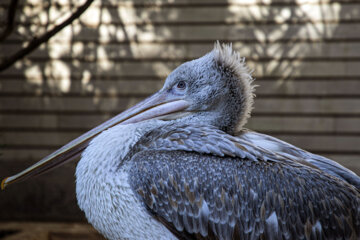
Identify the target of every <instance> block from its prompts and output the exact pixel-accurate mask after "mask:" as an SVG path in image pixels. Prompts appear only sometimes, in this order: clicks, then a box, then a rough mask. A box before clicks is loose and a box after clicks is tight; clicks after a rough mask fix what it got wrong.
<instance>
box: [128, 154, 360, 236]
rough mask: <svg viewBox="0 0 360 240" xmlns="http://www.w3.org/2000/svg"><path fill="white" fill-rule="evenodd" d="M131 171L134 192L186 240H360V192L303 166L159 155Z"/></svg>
mask: <svg viewBox="0 0 360 240" xmlns="http://www.w3.org/2000/svg"><path fill="white" fill-rule="evenodd" d="M129 164H130V165H129V166H130V173H129V182H130V184H131V186H132V188H133V190H134V191H135V192H137V193H138V196H139V198H140V199H142V200H143V201H144V204H145V205H146V207H147V208H148V209H149V211H150V212H151V213H152V214H153V215H154V216H155V217H157V218H158V219H159V221H161V222H163V223H164V224H165V225H166V226H167V227H168V228H169V229H170V230H171V231H172V232H173V233H174V234H175V235H177V236H178V237H181V238H184V239H203V238H206V239H325V238H326V239H336V238H338V239H339V238H340V239H359V234H360V233H359V230H360V196H359V193H358V192H357V191H356V190H355V188H352V187H350V185H348V184H346V183H345V182H342V181H337V179H335V178H332V177H330V176H329V175H327V174H318V172H317V170H315V169H312V168H309V167H307V166H301V165H298V166H290V165H288V164H283V163H281V162H273V161H253V160H250V159H247V158H238V157H235V158H233V157H222V158H219V157H216V156H213V155H209V154H201V153H196V152H186V151H164V150H163V151H157V150H147V151H141V152H139V153H137V154H135V155H134V156H133V157H132V160H131V162H130V163H129Z"/></svg>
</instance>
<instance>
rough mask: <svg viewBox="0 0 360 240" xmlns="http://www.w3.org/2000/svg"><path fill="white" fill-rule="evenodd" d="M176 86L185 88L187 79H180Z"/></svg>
mask: <svg viewBox="0 0 360 240" xmlns="http://www.w3.org/2000/svg"><path fill="white" fill-rule="evenodd" d="M176 87H177V88H178V89H181V90H184V89H185V88H186V83H185V81H180V82H178V83H177V85H176Z"/></svg>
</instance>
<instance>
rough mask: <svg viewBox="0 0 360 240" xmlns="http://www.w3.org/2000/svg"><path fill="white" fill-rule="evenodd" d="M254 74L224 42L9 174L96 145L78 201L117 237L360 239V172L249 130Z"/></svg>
mask: <svg viewBox="0 0 360 240" xmlns="http://www.w3.org/2000/svg"><path fill="white" fill-rule="evenodd" d="M251 83H252V79H251V76H250V74H249V71H248V69H247V68H246V67H245V63H244V61H242V60H241V59H240V57H239V55H238V54H237V53H235V52H234V51H233V50H232V49H231V46H229V45H223V46H220V44H216V45H215V48H214V50H213V51H211V52H210V53H208V54H207V55H205V56H204V57H202V58H199V59H197V60H194V61H190V62H187V63H185V64H183V65H181V66H179V67H178V68H177V69H176V70H174V71H173V72H172V73H171V74H170V75H169V76H168V78H167V79H166V82H165V84H164V87H163V88H162V89H161V90H160V91H159V92H157V93H156V94H154V95H153V96H151V97H150V98H148V99H147V100H145V101H144V102H142V103H140V104H139V105H137V106H135V107H134V108H132V109H130V110H128V111H126V112H125V113H123V114H120V115H119V116H116V117H115V118H114V119H112V120H109V121H108V122H106V123H104V124H103V125H101V126H100V127H98V128H96V129H95V130H92V131H90V132H89V133H86V134H85V135H83V136H81V137H80V138H79V139H76V140H74V141H73V142H71V143H70V144H69V145H66V146H65V147H63V148H62V149H60V150H59V151H58V152H57V153H54V154H53V155H51V156H50V157H48V158H46V159H44V160H42V161H41V162H40V163H39V164H38V165H37V166H36V167H33V168H31V169H29V170H25V171H24V172H23V173H20V174H18V175H16V176H13V177H10V178H8V179H7V180H5V182H4V183H3V184H5V185H6V184H8V183H11V182H13V181H15V180H17V179H21V178H23V176H27V175H34V174H32V173H33V172H35V173H38V172H42V171H43V170H42V169H45V167H43V166H44V165H45V164H48V162H50V161H60V162H63V161H64V159H65V158H66V159H68V158H70V157H72V156H74V155H76V154H78V153H79V152H80V151H74V150H73V148H74V146H76V147H77V148H79V149H80V150H82V149H84V148H85V147H86V149H85V151H84V152H83V154H82V158H81V160H80V162H79V164H78V166H77V169H76V193H77V199H78V204H79V206H80V208H81V209H82V210H83V211H84V212H85V215H86V217H87V219H88V221H89V222H90V223H91V224H92V225H93V226H94V227H95V228H96V229H97V230H98V231H99V232H101V233H102V234H103V235H104V236H105V237H107V238H108V239H359V238H360V193H359V188H360V180H359V177H358V176H357V175H356V174H354V173H353V172H351V171H350V170H348V169H346V168H344V167H342V166H341V165H339V164H337V163H335V162H333V161H331V160H329V159H327V158H324V157H321V156H318V155H314V154H311V153H309V152H306V151H304V150H302V149H299V148H296V147H295V146H292V145H290V144H288V143H285V142H282V141H280V140H279V139H276V138H273V137H270V136H267V135H263V134H260V133H256V132H251V131H247V130H244V129H243V126H244V124H245V123H246V121H247V119H248V117H249V115H250V111H251V108H252V103H253V87H252V86H251ZM119 119H120V120H119ZM91 139H92V140H91ZM63 154H65V157H61V158H60V160H54V159H57V158H59V156H60V155H63ZM34 169H35V170H34ZM39 169H40V170H39Z"/></svg>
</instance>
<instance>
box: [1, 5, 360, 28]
mask: <svg viewBox="0 0 360 240" xmlns="http://www.w3.org/2000/svg"><path fill="white" fill-rule="evenodd" d="M47 5H48V4H47V3H46V4H44V5H32V6H30V5H27V6H26V7H24V6H19V11H21V12H19V14H18V15H17V18H16V22H17V24H18V25H19V24H20V25H21V24H34V23H36V24H41V25H45V24H46V22H45V21H44V20H42V19H41V18H34V17H33V16H32V15H30V13H39V14H41V15H44V16H46V18H47V19H49V20H50V22H60V21H59V18H64V13H65V14H66V13H68V12H70V11H71V10H72V9H74V7H73V6H71V5H67V4H61V5H58V6H52V7H50V10H49V11H46V10H45V9H47ZM6 10H7V6H2V7H1V6H0V13H4V14H5V12H6ZM359 11H360V6H359V5H358V4H354V3H352V4H351V3H350V4H346V5H340V4H338V3H324V4H313V3H310V4H306V3H304V4H299V5H245V6H244V5H237V4H231V3H230V4H228V5H227V4H225V5H221V6H218V5H215V6H214V5H209V6H207V5H205V4H204V5H196V6H191V5H188V6H187V7H181V8H179V7H167V8H161V7H160V6H158V7H151V6H148V7H146V6H137V7H136V6H133V5H120V6H119V5H113V4H111V5H107V4H106V3H101V6H100V3H99V2H98V1H97V2H95V3H94V4H92V5H91V6H90V7H89V9H88V10H87V11H86V12H85V13H84V14H83V15H82V16H81V18H80V19H81V22H82V23H84V24H86V25H88V26H90V27H95V26H98V25H100V24H120V23H122V24H143V23H152V24H174V23H206V24H210V23H214V24H218V23H242V24H244V23H252V24H253V23H254V22H259V23H263V22H267V23H278V24H281V23H286V22H290V23H291V22H292V23H296V22H308V21H312V22H339V21H343V20H347V21H357V20H360V15H359V14H358V12H359ZM274 16H275V17H274Z"/></svg>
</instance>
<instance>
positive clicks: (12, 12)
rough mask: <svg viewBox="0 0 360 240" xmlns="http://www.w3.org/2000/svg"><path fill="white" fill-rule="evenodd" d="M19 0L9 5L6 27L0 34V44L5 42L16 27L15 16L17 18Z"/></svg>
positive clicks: (13, 0)
mask: <svg viewBox="0 0 360 240" xmlns="http://www.w3.org/2000/svg"><path fill="white" fill-rule="evenodd" d="M18 2H19V1H18V0H12V1H11V2H10V5H9V10H8V15H7V21H6V27H5V29H4V31H3V32H2V33H1V34H0V42H2V41H4V40H5V39H6V38H7V37H8V36H9V35H10V34H11V32H12V31H13V29H14V26H15V16H16V8H17V5H18Z"/></svg>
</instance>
